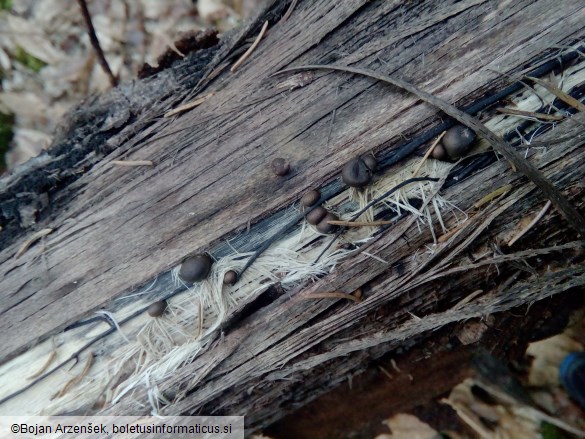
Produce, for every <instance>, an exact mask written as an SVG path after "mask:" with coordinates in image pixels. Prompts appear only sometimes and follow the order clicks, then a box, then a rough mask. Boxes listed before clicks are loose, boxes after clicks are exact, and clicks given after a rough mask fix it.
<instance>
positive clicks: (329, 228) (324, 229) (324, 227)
mask: <svg viewBox="0 0 585 439" xmlns="http://www.w3.org/2000/svg"><path fill="white" fill-rule="evenodd" d="M338 220H339V217H338V216H337V215H335V214H334V213H331V212H328V213H327V214H326V215H325V216H324V217H323V219H322V220H321V221H319V223H318V224H317V226H316V227H317V231H318V232H319V233H325V234H328V233H333V232H335V231H336V230H337V226H335V225H333V224H329V223H328V222H327V221H338Z"/></svg>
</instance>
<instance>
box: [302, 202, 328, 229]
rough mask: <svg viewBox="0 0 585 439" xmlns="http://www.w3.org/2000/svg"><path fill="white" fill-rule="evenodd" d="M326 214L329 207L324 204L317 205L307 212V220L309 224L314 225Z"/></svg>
mask: <svg viewBox="0 0 585 439" xmlns="http://www.w3.org/2000/svg"><path fill="white" fill-rule="evenodd" d="M325 215H327V209H325V208H324V207H322V206H319V207H315V208H314V209H313V210H311V211H310V212H309V213H308V214H307V216H306V217H305V219H306V220H307V222H308V223H309V224H312V225H313V226H314V225H316V224H318V223H319V222H320V221H321V220H322V219H323V218H325Z"/></svg>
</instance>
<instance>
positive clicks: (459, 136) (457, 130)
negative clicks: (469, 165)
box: [441, 125, 475, 159]
mask: <svg viewBox="0 0 585 439" xmlns="http://www.w3.org/2000/svg"><path fill="white" fill-rule="evenodd" d="M474 140H475V133H474V132H473V130H471V129H469V128H467V127H466V126H463V125H455V126H454V127H451V128H449V129H448V130H447V132H446V133H445V135H444V136H443V139H442V140H441V143H442V144H443V146H444V147H445V151H446V152H447V154H448V155H449V157H450V158H452V159H458V158H460V157H463V156H464V155H465V154H466V153H467V151H469V150H470V149H471V144H472V143H473V141H474Z"/></svg>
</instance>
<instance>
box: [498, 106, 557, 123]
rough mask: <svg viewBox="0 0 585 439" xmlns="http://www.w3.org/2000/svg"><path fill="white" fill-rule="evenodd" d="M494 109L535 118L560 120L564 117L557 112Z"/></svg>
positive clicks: (503, 112)
mask: <svg viewBox="0 0 585 439" xmlns="http://www.w3.org/2000/svg"><path fill="white" fill-rule="evenodd" d="M496 111H497V112H499V113H502V114H510V115H512V116H523V117H533V118H535V119H542V120H550V121H561V120H563V119H564V118H565V117H564V116H560V115H558V114H545V113H534V112H532V111H524V110H515V109H514V108H503V107H500V108H496Z"/></svg>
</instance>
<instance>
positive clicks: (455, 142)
mask: <svg viewBox="0 0 585 439" xmlns="http://www.w3.org/2000/svg"><path fill="white" fill-rule="evenodd" d="M475 137H476V136H475V133H474V132H473V131H472V130H471V129H469V128H467V127H466V126H463V125H455V126H453V127H451V128H450V129H448V130H447V131H446V132H445V134H444V136H443V138H442V139H441V143H438V144H437V145H435V147H434V149H433V151H432V156H433V157H434V158H436V159H437V160H450V159H451V160H455V159H459V158H460V157H462V156H463V155H465V154H466V153H467V152H468V151H469V149H470V148H471V146H472V144H473V141H474V140H475ZM377 166H378V162H377V160H376V158H375V157H374V156H373V155H372V154H367V155H364V156H360V157H356V158H353V159H352V160H350V161H349V162H348V163H347V164H346V165H345V166H344V167H343V169H342V171H341V180H342V181H343V183H344V184H345V185H347V186H349V187H352V188H356V189H358V190H362V189H364V188H365V187H366V186H368V185H369V184H370V183H371V182H372V178H373V175H374V172H376V168H377ZM270 168H271V170H272V172H273V173H274V174H275V175H276V176H278V177H284V176H286V175H287V174H288V173H289V172H290V170H291V167H290V164H289V162H288V161H287V160H286V159H284V158H281V157H277V158H275V159H273V160H272V162H271V164H270ZM321 201H322V197H321V192H320V191H319V190H318V189H310V190H308V191H307V192H306V193H305V194H304V195H303V196H302V197H301V199H300V203H301V205H302V206H303V207H304V209H305V215H304V216H305V219H306V221H307V223H309V224H311V225H312V226H315V228H316V229H317V231H318V232H319V233H322V234H331V233H335V232H337V231H338V230H339V229H340V227H339V226H336V225H334V224H331V223H332V222H335V221H338V220H339V217H338V216H337V215H336V214H334V213H332V212H329V211H328V210H327V209H325V208H324V207H323V206H322V205H321ZM367 207H369V206H367ZM361 213H363V209H362V211H360V212H358V215H361ZM340 232H341V231H340ZM212 265H213V259H212V257H211V256H210V255H209V254H207V253H202V254H197V255H194V256H189V257H187V258H185V259H184V260H183V262H182V263H181V267H180V269H179V273H178V274H179V278H180V279H181V280H182V281H183V282H186V283H189V284H193V283H195V282H200V281H202V280H204V279H206V278H207V276H208V275H209V272H210V271H211V266H212ZM249 265H250V263H248V264H247V265H246V267H244V269H245V268H247V266H249ZM242 271H243V270H242ZM238 277H239V275H238V273H237V272H236V271H235V270H229V271H227V272H226V273H225V274H224V278H223V283H224V285H234V284H235V283H236V282H237V280H238ZM166 308H167V301H166V300H159V301H157V302H154V303H152V304H151V305H150V306H149V307H148V310H147V312H148V315H150V316H151V317H160V316H162V315H163V314H164V312H165V310H166Z"/></svg>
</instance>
